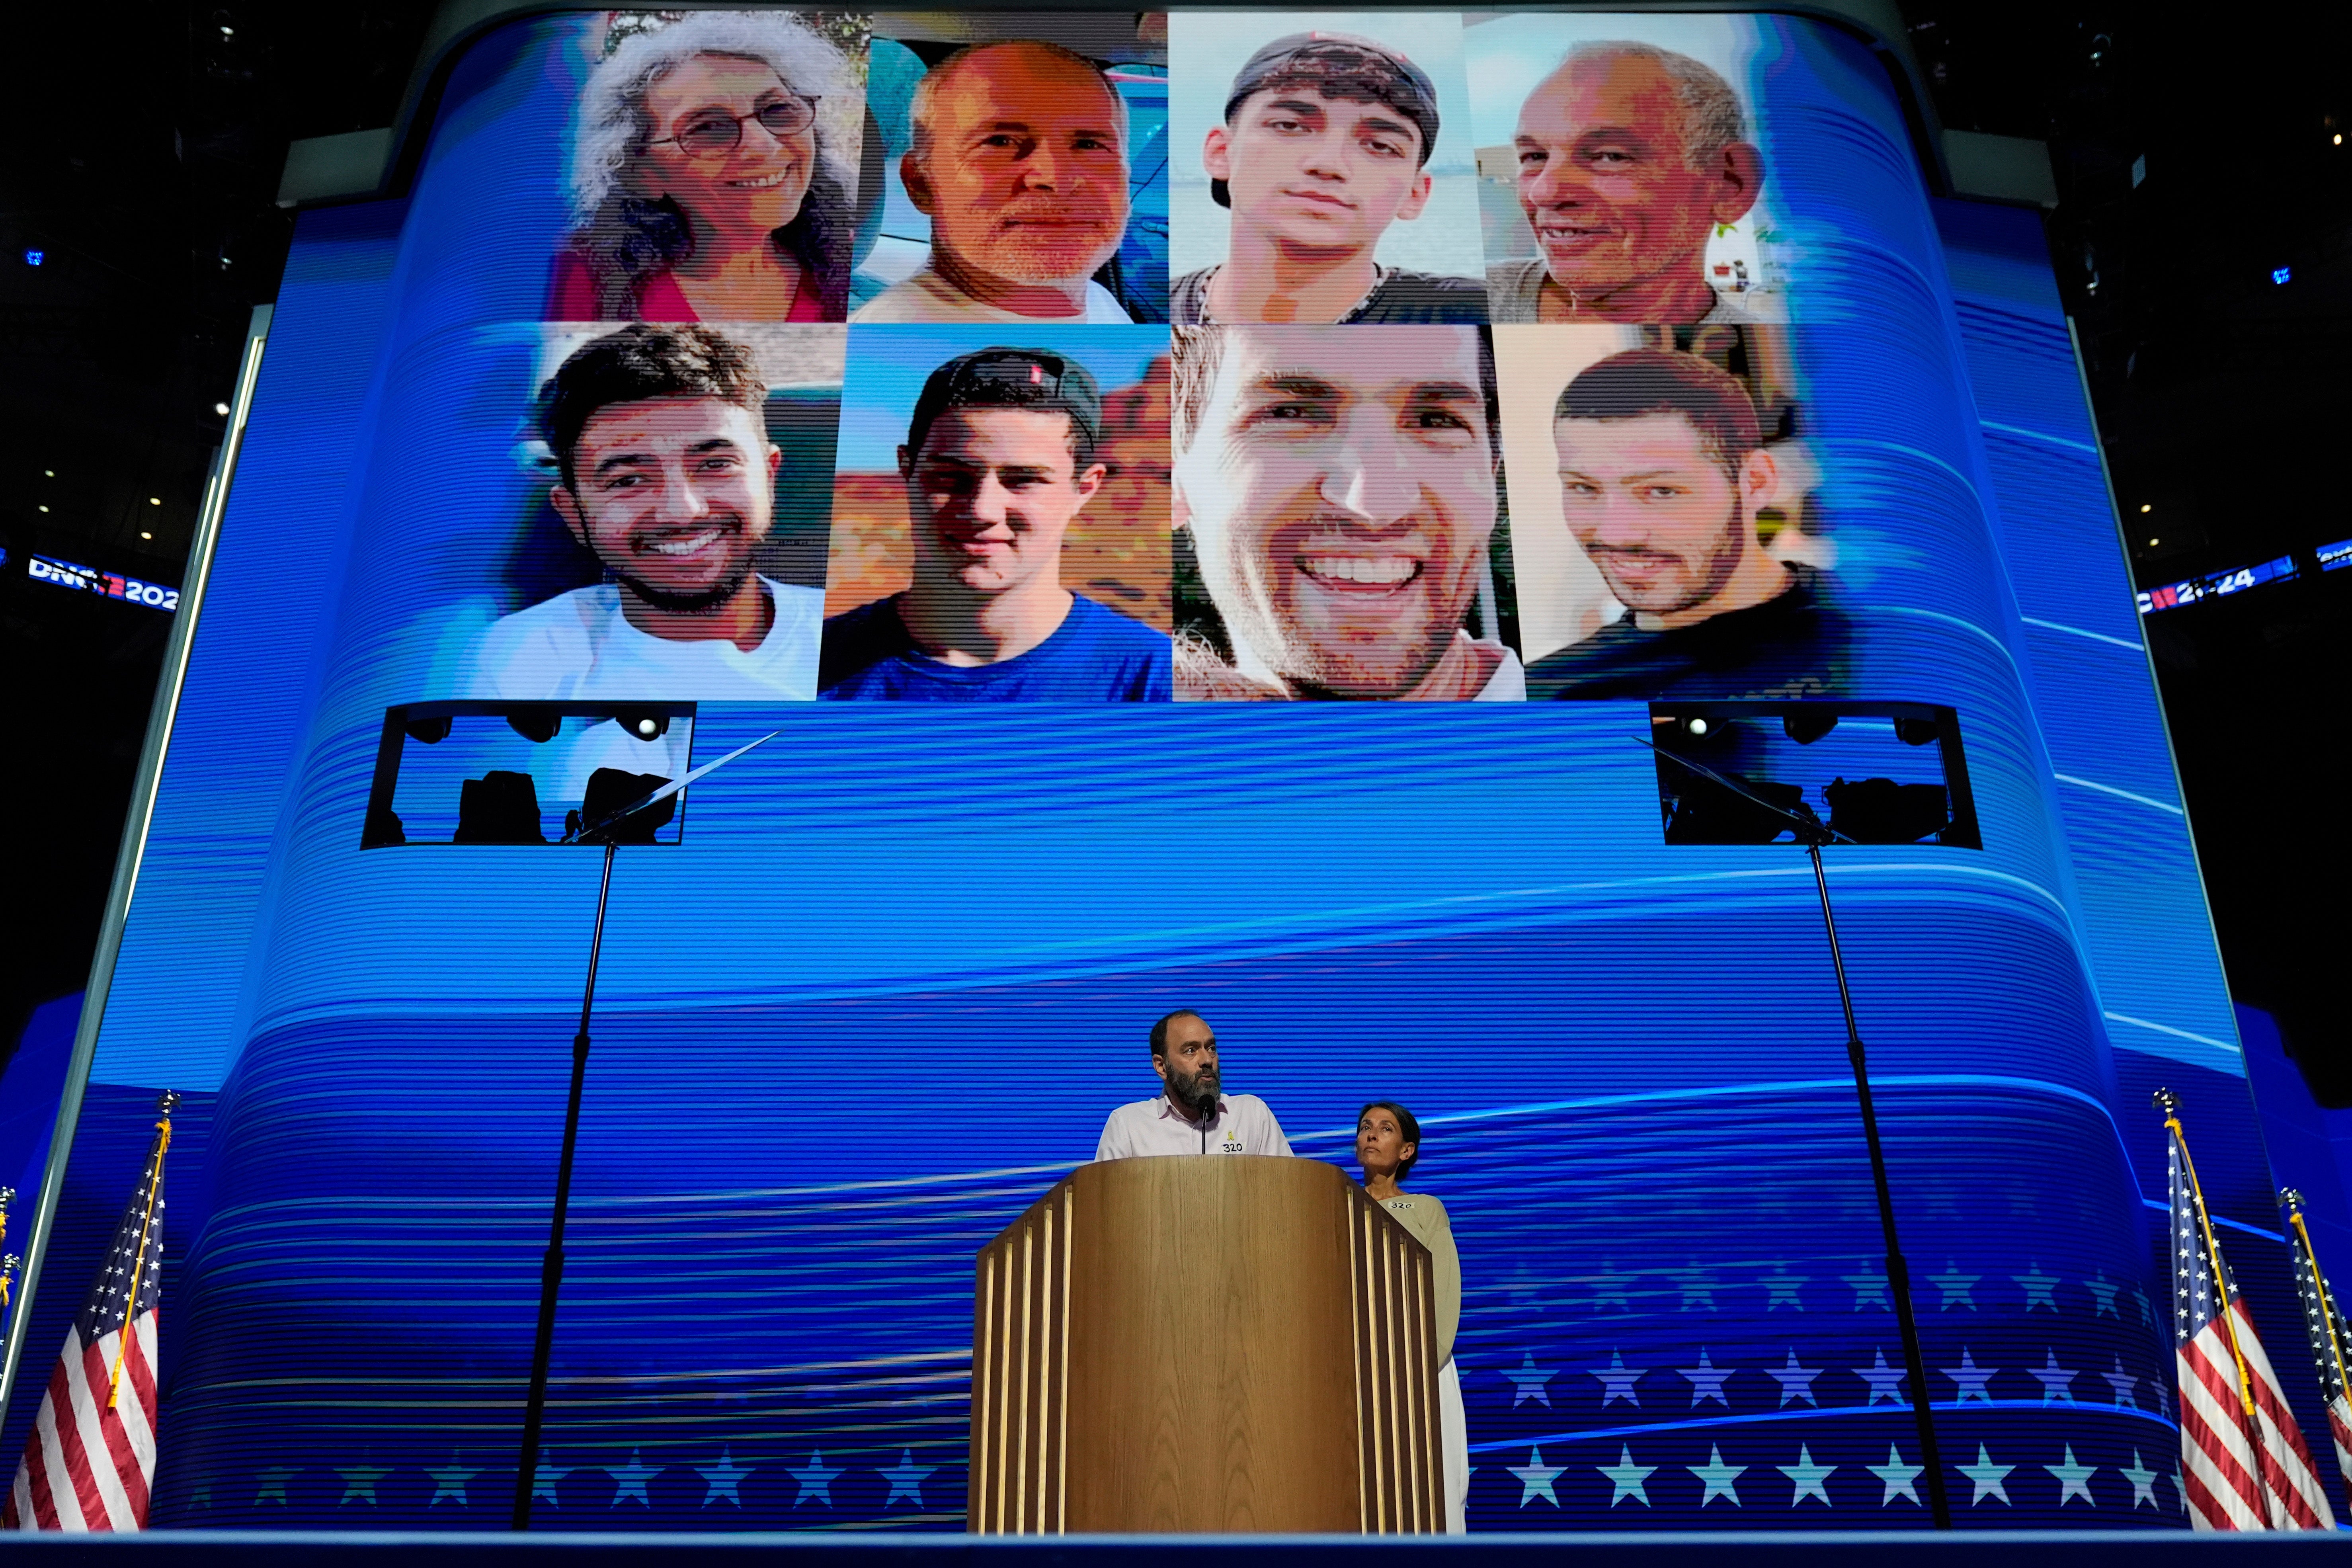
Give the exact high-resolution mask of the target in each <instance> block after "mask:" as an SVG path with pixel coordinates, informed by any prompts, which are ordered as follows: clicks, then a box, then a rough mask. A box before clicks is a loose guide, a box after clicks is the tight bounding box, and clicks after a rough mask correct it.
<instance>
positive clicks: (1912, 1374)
mask: <svg viewBox="0 0 2352 1568" xmlns="http://www.w3.org/2000/svg"><path fill="white" fill-rule="evenodd" d="M1639 743H1640V744H1642V745H1644V746H1648V747H1649V748H1650V750H1652V751H1654V752H1657V753H1658V754H1659V755H1660V756H1663V757H1668V758H1671V759H1673V761H1674V762H1675V764H1676V765H1678V766H1681V767H1685V768H1688V769H1690V770H1691V771H1692V772H1693V773H1701V774H1704V775H1705V776H1706V777H1707V778H1710V779H1713V780H1714V781H1715V782H1716V783H1717V784H1721V785H1722V786H1723V787H1724V788H1726V789H1727V790H1730V791H1731V792H1732V793H1734V794H1735V795H1741V796H1743V797H1745V798H1746V799H1748V800H1749V801H1751V802H1753V803H1754V804H1755V805H1759V806H1761V807H1762V808H1763V809H1764V810H1766V811H1769V812H1770V813H1771V814H1772V815H1773V816H1778V817H1780V818H1783V819H1784V820H1786V821H1787V822H1788V824H1789V826H1790V828H1791V829H1792V830H1794V832H1795V833H1796V836H1797V842H1798V843H1800V844H1802V845H1803V846H1804V847H1805V853H1806V855H1807V856H1809V857H1811V860H1812V862H1813V886H1814V887H1815V888H1817V889H1820V891H1821V895H1822V929H1823V930H1824V931H1827V932H1828V933H1829V939H1830V967H1831V969H1832V971H1833V972H1834V973H1836V975H1837V988H1838V1002H1839V1005H1841V1006H1843V1008H1844V1010H1845V1059H1846V1062H1847V1064H1848V1065H1849V1066H1850V1067H1852V1068H1853V1093H1854V1099H1855V1100H1856V1101H1857V1102H1858V1103H1859V1105H1860V1106H1861V1108H1862V1136H1863V1142H1864V1143H1865V1144H1867V1145H1868V1147H1869V1150H1870V1180H1871V1184H1872V1186H1873V1187H1874V1189H1875V1190H1876V1193H1877V1196H1878V1228H1879V1233H1880V1235H1881V1237H1883V1238H1884V1240H1885V1244H1886V1288H1887V1289H1888V1290H1889V1291H1890V1292H1892V1293H1893V1295H1894V1297H1895V1327H1896V1329H1897V1331H1899V1332H1900V1334H1901V1335H1902V1339H1903V1366H1904V1372H1905V1373H1906V1377H1907V1378H1908V1380H1909V1382H1910V1386H1911V1415H1912V1418H1913V1420H1914V1421H1915V1422H1916V1424H1917V1426H1918V1430H1919V1463H1920V1465H1921V1466H1922V1468H1925V1469H1926V1471H1927V1515H1928V1517H1929V1518H1930V1519H1931V1520H1933V1521H1935V1526H1936V1528H1937V1530H1949V1529H1951V1528H1952V1505H1951V1500H1950V1499H1949V1498H1948V1496H1947V1495H1946V1493H1945V1490H1944V1460H1943V1454H1942V1450H1941V1449H1940V1448H1939V1447H1937V1442H1936V1415H1935V1408H1934V1404H1933V1401H1932V1399H1931V1397H1930V1395H1929V1394H1928V1392H1927V1352H1925V1351H1923V1350H1922V1349H1921V1348H1920V1346H1919V1319H1918V1316H1917V1314H1916V1313H1915V1312H1914V1311H1913V1310H1912V1308H1911V1268H1910V1265H1909V1264H1908V1263H1906V1261H1905V1260H1904V1258H1903V1245H1902V1242H1901V1240H1900V1239H1899V1237H1897V1236H1896V1234H1895V1194H1894V1191H1893V1189H1892V1188H1891V1187H1890V1186H1889V1185H1888V1184H1887V1180H1886V1151H1885V1147H1884V1146H1883V1145H1882V1144H1881V1143H1880V1142H1879V1138H1878V1108H1877V1106H1876V1104H1875V1103H1874V1101H1873V1100H1872V1099H1871V1097H1870V1067H1869V1062H1868V1059H1867V1058H1866V1056H1865V1053H1864V1049H1863V1044H1862V1030H1861V1029H1860V1027H1858V1026H1856V1025H1855V1023H1854V1017H1853V989H1852V988H1851V987H1850V986H1849V985H1848V984H1846V977H1845V954H1844V953H1843V952H1841V951H1840V950H1839V947H1838V934H1837V916H1836V914H1835V913H1834V912H1832V910H1831V909H1830V879H1829V874H1828V873H1827V871H1825V870H1824V869H1823V868H1822V845H1824V844H1833V843H1837V842H1839V841H1840V840H1841V839H1843V838H1844V836H1843V835H1842V834H1840V833H1839V832H1838V831H1837V830H1836V829H1835V828H1833V827H1831V826H1828V825H1827V824H1826V823H1824V822H1822V819H1821V818H1820V817H1818V816H1815V815H1814V814H1813V812H1812V809H1811V807H1810V806H1806V805H1802V803H1800V805H1799V808H1798V809H1797V810H1796V811H1790V810H1789V809H1788V808H1786V807H1785V806H1780V805H1774V804H1773V803H1772V802H1770V801H1769V800H1766V799H1764V798H1763V797H1761V796H1760V795H1757V794H1755V793H1754V792H1753V791H1751V790H1748V789H1746V788H1744V787H1742V786H1741V784H1739V783H1738V781H1737V780H1734V779H1728V778H1726V777H1724V775H1723V774H1721V773H1717V772H1716V771H1715V770H1714V769H1713V768H1710V767H1708V766H1707V765H1706V763H1701V762H1696V761H1694V760H1692V759H1691V758H1689V757H1685V756H1684V755H1683V754H1682V753H1681V752H1672V751H1668V750H1667V749H1666V748H1665V747H1664V746H1661V745H1658V744H1656V743H1655V742H1650V741H1642V742H1639ZM1844 841H1845V842H1847V843H1851V842H1853V840H1851V839H1844Z"/></svg>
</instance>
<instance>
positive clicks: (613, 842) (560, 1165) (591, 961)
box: [510, 731, 782, 1530]
mask: <svg viewBox="0 0 2352 1568" xmlns="http://www.w3.org/2000/svg"><path fill="white" fill-rule="evenodd" d="M780 733H782V731H769V732H768V733H767V734H764V735H762V736H761V737H760V738H759V739H758V740H756V741H754V742H751V745H747V746H738V747H737V748H736V749H735V750H733V751H731V752H728V753H727V754H726V755H725V756H723V757H720V758H719V759H718V760H717V761H716V762H710V763H703V764H702V766H700V767H698V768H696V769H695V770H694V771H693V772H691V773H688V774H687V775H686V776H685V777H684V778H682V779H679V780H677V781H676V782H675V783H672V784H663V785H662V786H661V787H660V788H659V789H656V790H655V791H654V792H653V793H652V794H650V795H646V796H645V797H644V798H643V799H641V800H634V801H631V802H630V803H629V804H628V805H625V806H623V807H622V808H621V809H620V810H618V811H614V812H609V813H607V814H606V815H605V816H602V817H599V818H598V819H597V820H596V821H595V822H593V824H590V825H588V826H582V827H574V828H573V829H572V830H571V831H570V832H568V833H566V834H565V835H564V836H563V837H562V838H561V839H560V840H558V842H559V843H562V844H593V843H598V842H601V843H602V844H603V845H604V879H603V880H602V881H601V882H600V883H598V885H597V888H596V924H595V927H594V929H593V931H592V932H591V933H590V935H589V938H588V984H587V989H586V990H585V991H583V993H582V994H581V997H580V1032H579V1033H577V1034H575V1035H573V1036H572V1092H571V1095H570V1097H569V1098H568V1099H567V1100H565V1101H564V1105H563V1148H562V1153H561V1154H559V1155H558V1156H557V1157H556V1163H555V1212H554V1214H553V1215H552V1216H551V1218H550V1219H549V1221H548V1226H547V1251H546V1253H545V1255H544V1256H543V1257H542V1258H541V1260H540V1268H539V1331H538V1334H537V1336H536V1337H535V1338H534V1339H533V1340H532V1342H531V1348H530V1392H529V1393H528V1394H526V1395H525V1396H524V1399H523V1414H522V1455H521V1458H520V1460H519V1461H518V1462H517V1464H516V1466H515V1494H514V1515H513V1520H512V1523H511V1525H510V1528H512V1529H515V1530H529V1529H530V1504H531V1494H532V1492H534V1491H535V1490H537V1489H538V1484H539V1440H540V1434H541V1430H542V1428H543V1427H544V1426H545V1425H546V1419H547V1375H548V1366H549V1363H550V1362H551V1360H552V1359H553V1357H554V1352H555V1300H556V1293H557V1291H558V1289H559V1288H560V1287H561V1286H562V1282H563V1227H564V1223H565V1221H566V1220H568V1219H569V1218H570V1217H571V1212H572V1156H573V1154H574V1153H575V1152H576V1151H577V1150H578V1148H579V1144H580V1100H581V1096H582V1094H583V1091H584V1090H585V1089H586V1088H587V1084H588V1018H589V1015H590V1014H591V1013H592V1012H593V1011H594V1009H595V1005H596V967H597V963H598V962H599V961H600V960H601V959H602V957H603V955H604V907H605V904H606V902H607V901H608V900H610V899H611V897H612V893H613V858H614V855H615V854H616V853H617V852H618V851H619V849H620V847H621V844H620V839H619V837H617V836H616V835H615V833H614V829H615V828H617V827H618V826H620V824H621V823H622V822H624V821H625V820H626V819H627V818H629V817H632V816H635V815H636V814H637V813H638V812H641V811H643V810H645V809H646V807H648V806H652V805H660V804H661V803H662V802H663V801H665V800H667V799H669V798H670V797H671V796H672V795H677V793H678V792H679V791H680V790H683V789H684V788H686V786H687V785H688V784H692V783H693V782H694V781H695V780H697V779H698V778H702V777H705V776H706V775H708V774H710V773H716V772H718V771H719V769H720V768H722V767H725V766H726V765H727V764H728V763H731V762H733V761H734V760H735V759H736V758H738V757H740V756H741V755H742V754H743V753H744V752H748V751H750V750H751V747H752V746H758V745H763V744H765V743H766V742H770V741H772V740H774V739H775V738H776V736H777V735H778V734H780Z"/></svg>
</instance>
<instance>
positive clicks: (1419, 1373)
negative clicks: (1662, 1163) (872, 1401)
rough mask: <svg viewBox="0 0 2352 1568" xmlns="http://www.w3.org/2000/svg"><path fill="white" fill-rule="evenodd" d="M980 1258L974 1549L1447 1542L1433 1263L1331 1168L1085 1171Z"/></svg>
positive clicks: (1263, 1165) (1150, 1164) (1236, 1165)
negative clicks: (1205, 1351) (1112, 1536)
mask: <svg viewBox="0 0 2352 1568" xmlns="http://www.w3.org/2000/svg"><path fill="white" fill-rule="evenodd" d="M1203 1226H1206V1227H1207V1230H1208V1232H1209V1233H1210V1234H1211V1235H1212V1236H1213V1237H1220V1238H1223V1239H1222V1240H1219V1241H1217V1242H1214V1243H1213V1244H1211V1245H1207V1246H1203V1245H1202V1228H1203ZM1082 1229H1083V1230H1084V1231H1085V1233H1086V1234H1085V1235H1083V1236H1081V1235H1080V1234H1079V1232H1080V1231H1081V1230H1082ZM974 1262H975V1279H974V1285H975V1291H974V1310H973V1319H972V1335H973V1346H972V1351H973V1354H972V1406H971V1409H972V1415H971V1467H970V1489H969V1498H968V1502H967V1506H966V1512H967V1521H968V1525H967V1527H968V1528H969V1529H970V1530H971V1531H973V1532H975V1533H1002V1534H1029V1533H1039V1532H1043V1533H1058V1532H1061V1531H1066V1530H1071V1529H1077V1530H1168V1529H1175V1530H1180V1531H1181V1530H1209V1531H1216V1530H1278V1531H1286V1530H1308V1531H1345V1530H1349V1529H1351V1528H1352V1529H1355V1530H1358V1531H1363V1532H1366V1533H1383V1534H1389V1533H1397V1532H1413V1531H1433V1530H1436V1529H1439V1528H1442V1520H1441V1517H1440V1512H1441V1502H1442V1488H1443V1479H1442V1472H1441V1469H1440V1465H1441V1460H1440V1458H1439V1456H1438V1453H1437V1447H1436V1444H1437V1436H1436V1419H1437V1418H1436V1407H1435V1405H1434V1402H1433V1401H1434V1388H1433V1384H1432V1383H1431V1381H1430V1380H1431V1378H1432V1377H1433V1368H1434V1364H1435V1362H1434V1352H1435V1343H1434V1329H1435V1325H1434V1321H1433V1305H1434V1292H1433V1289H1432V1275H1431V1272H1430V1262H1429V1257H1428V1253H1427V1251H1426V1249H1424V1248H1423V1247H1422V1246H1421V1244H1420V1243H1419V1242H1418V1241H1416V1240H1414V1239H1413V1238H1412V1236H1411V1234H1410V1233H1409V1232H1407V1231H1406V1230H1405V1229H1404V1228H1403V1226H1402V1225H1401V1224H1400V1223H1399V1222H1398V1221H1397V1219H1396V1218H1395V1216H1394V1215H1391V1214H1389V1213H1388V1212H1387V1211H1386V1210H1385V1209H1383V1208H1381V1205H1379V1204H1377V1203H1375V1202H1374V1201H1372V1200H1371V1199H1370V1198H1369V1197H1367V1196H1366V1195H1365V1194H1364V1193H1363V1192H1362V1190H1361V1189H1360V1188H1358V1187H1356V1186H1354V1185H1353V1184H1349V1183H1348V1182H1347V1181H1346V1179H1345V1177H1344V1176H1342V1175H1341V1174H1340V1173H1338V1172H1336V1171H1334V1170H1332V1169H1331V1168H1330V1167H1329V1166H1326V1165H1318V1164H1316V1163H1313V1162H1308V1161H1290V1160H1265V1161H1258V1160H1249V1159H1243V1160H1239V1161H1234V1160H1224V1159H1218V1160H1210V1161H1200V1162H1194V1161H1189V1160H1187V1161H1175V1160H1170V1161H1142V1162H1134V1163H1132V1165H1131V1166H1129V1165H1114V1166H1089V1167H1084V1168H1082V1169H1081V1171H1080V1172H1079V1173H1077V1174H1076V1175H1075V1176H1073V1177H1071V1178H1068V1179H1066V1180H1065V1181H1063V1182H1061V1183H1058V1184H1055V1187H1054V1188H1053V1189H1052V1190H1051V1191H1049V1192H1048V1193H1046V1194H1045V1195H1044V1196H1043V1197H1042V1198H1041V1199H1039V1201H1038V1202H1037V1203H1036V1204H1035V1205H1032V1207H1031V1208H1030V1209H1029V1211H1028V1212H1027V1213H1025V1214H1024V1215H1022V1216H1021V1218H1020V1219H1019V1220H1017V1221H1015V1222H1014V1223H1013V1225H1011V1226H1007V1227H1006V1229H1005V1230H1004V1232H1003V1234H1002V1235H1000V1236H999V1237H996V1239H995V1240H993V1241H992V1242H991V1243H990V1244H989V1245H988V1246H987V1247H983V1248H982V1250H981V1252H980V1254H979V1256H978V1257H977V1258H975V1260H974ZM1343 1275H1344V1279H1343V1278H1342V1276H1343ZM1206 1302H1225V1303H1229V1304H1230V1307H1231V1309H1232V1310H1234V1312H1235V1313H1236V1314H1237V1315H1236V1316H1234V1317H1233V1318H1232V1320H1231V1321H1232V1324H1233V1333H1234V1335H1236V1336H1238V1342H1235V1343H1233V1344H1229V1345H1228V1344H1222V1343H1219V1344H1213V1345H1212V1346H1210V1347H1209V1353H1210V1356H1211V1358H1212V1360H1211V1362H1210V1363H1209V1365H1208V1366H1206V1367H1204V1368H1203V1369H1202V1373H1201V1374H1200V1375H1192V1374H1191V1373H1181V1374H1180V1373H1177V1372H1176V1371H1175V1369H1174V1367H1173V1365H1172V1364H1171V1363H1170V1362H1168V1361H1167V1360H1166V1359H1165V1358H1164V1356H1163V1354H1162V1352H1165V1353H1166V1354H1168V1355H1172V1354H1175V1353H1177V1344H1176V1342H1174V1341H1171V1339H1170V1338H1169V1335H1170V1333H1171V1331H1174V1330H1175V1328H1176V1327H1177V1326H1178V1325H1181V1324H1186V1323H1193V1322H1195V1321H1197V1319H1198V1314H1199V1312H1200V1310H1202V1304H1203V1303H1206ZM1309 1303H1314V1304H1313V1305H1309ZM1341 1311H1345V1312H1347V1314H1348V1316H1349V1335H1348V1337H1347V1338H1344V1339H1342V1338H1340V1337H1339V1334H1338V1329H1339V1323H1338V1318H1339V1313H1340V1312H1341ZM1350 1413H1352V1415H1353V1416H1354V1418H1355V1426H1356V1429H1355V1432H1354V1433H1353V1434H1352V1436H1349V1434H1347V1431H1346V1423H1347V1421H1348V1419H1349V1415H1350ZM1349 1464H1352V1465H1353V1466H1354V1467H1355V1469H1356V1472H1357V1473H1356V1475H1355V1476H1354V1477H1353V1478H1352V1479H1354V1481H1355V1485H1354V1486H1353V1487H1352V1488H1350V1487H1349V1485H1348V1481H1349V1479H1350V1478H1349V1477H1348V1476H1347V1475H1346V1473H1345V1470H1344V1469H1343V1468H1342V1467H1344V1466H1347V1465H1349ZM1350 1492H1352V1493H1353V1496H1352V1498H1351V1497H1350V1496H1349V1493H1350Z"/></svg>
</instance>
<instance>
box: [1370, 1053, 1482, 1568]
mask: <svg viewBox="0 0 2352 1568" xmlns="http://www.w3.org/2000/svg"><path fill="white" fill-rule="evenodd" d="M1420 1158H1421V1123H1420V1122H1418V1121H1414V1120H1413V1115H1412V1111H1410V1110H1406V1109H1405V1108H1404V1107H1403V1106H1402V1105H1399V1104H1398V1103H1397V1102H1396V1101H1395V1100H1374V1101H1372V1102H1371V1103H1370V1105H1367V1106H1365V1107H1364V1109H1363V1110H1362V1111H1361V1112H1360V1113H1359V1114H1358V1116H1357V1117H1356V1163H1357V1164H1358V1165H1360V1166H1361V1167H1362V1168H1363V1173H1364V1191H1365V1193H1366V1194H1369V1195H1370V1196H1371V1197H1372V1198H1374V1199H1376V1200H1378V1201H1379V1203H1380V1205H1381V1207H1382V1208H1385V1209H1387V1210H1388V1211H1389V1213H1391V1214H1392V1215H1396V1216H1397V1219H1398V1220H1399V1221H1400V1222H1401V1223H1402V1225H1403V1226H1404V1227H1405V1228H1406V1229H1407V1230H1409V1231H1411V1232H1412V1234H1413V1237H1414V1238H1415V1239H1417V1240H1418V1241H1419V1242H1420V1243H1421V1244H1422V1245H1423V1247H1427V1248H1429V1257H1430V1262H1431V1264H1432V1266H1433V1268H1432V1272H1433V1275H1434V1276H1435V1279H1436V1283H1437V1358H1438V1367H1437V1431H1438V1440H1439V1444H1440V1446H1441V1447H1442V1448H1443V1450H1444V1466H1445V1531H1446V1533H1447V1534H1449V1535H1460V1534H1462V1533H1464V1531H1465V1530H1466V1529H1467V1528H1468V1526H1467V1525H1466V1523H1465V1520H1464V1513H1465V1508H1466V1506H1467V1504H1468V1502H1469V1494H1470V1436H1469V1429H1468V1427H1467V1426H1466V1425H1465V1422H1464V1420H1463V1416H1462V1378H1461V1374H1460V1373H1457V1372H1455V1371H1454V1330H1455V1329H1456V1328H1458V1327H1459V1326H1460V1325H1461V1322H1462V1255H1461V1254H1460V1253H1459V1252H1457V1251H1455V1250H1454V1222H1453V1221H1452V1220H1450V1219H1448V1218H1447V1217H1446V1215H1445V1205H1444V1204H1442V1203H1440V1202H1438V1200H1437V1199H1435V1198H1433V1197H1431V1196H1430V1195H1429V1194H1426V1193H1408V1192H1405V1191H1403V1190H1402V1188H1401V1187H1400V1186H1399V1185H1398V1184H1399V1183H1400V1182H1402V1181H1403V1180H1404V1179H1405V1178H1406V1177H1408V1176H1410V1175H1412V1168H1413V1166H1414V1165H1415V1164H1416V1163H1419V1161H1420Z"/></svg>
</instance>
